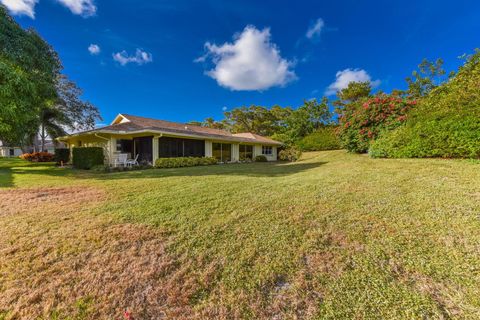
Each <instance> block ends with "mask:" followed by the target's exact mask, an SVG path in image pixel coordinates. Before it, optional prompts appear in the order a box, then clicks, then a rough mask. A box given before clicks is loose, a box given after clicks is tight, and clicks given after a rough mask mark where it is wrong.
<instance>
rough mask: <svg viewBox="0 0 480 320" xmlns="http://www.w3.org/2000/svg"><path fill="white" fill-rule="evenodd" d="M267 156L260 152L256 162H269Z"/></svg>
mask: <svg viewBox="0 0 480 320" xmlns="http://www.w3.org/2000/svg"><path fill="white" fill-rule="evenodd" d="M267 161H268V160H267V157H265V156H264V155H263V154H260V155H258V156H256V157H255V162H267Z"/></svg>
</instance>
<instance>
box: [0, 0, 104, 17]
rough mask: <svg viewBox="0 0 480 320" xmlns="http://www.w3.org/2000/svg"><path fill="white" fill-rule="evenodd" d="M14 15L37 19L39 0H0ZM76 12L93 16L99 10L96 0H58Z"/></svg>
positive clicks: (85, 15)
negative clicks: (36, 9)
mask: <svg viewBox="0 0 480 320" xmlns="http://www.w3.org/2000/svg"><path fill="white" fill-rule="evenodd" d="M0 2H1V3H2V4H3V5H4V6H5V7H7V9H8V10H9V11H10V12H11V13H12V14H14V15H26V16H29V17H30V18H32V19H35V5H36V4H37V3H38V2H39V0H0ZM57 2H59V3H61V4H62V5H64V6H65V7H67V8H68V9H70V11H71V12H72V13H74V14H77V15H81V16H84V17H90V16H93V15H94V14H95V13H96V12H97V7H96V6H95V3H94V0H57Z"/></svg>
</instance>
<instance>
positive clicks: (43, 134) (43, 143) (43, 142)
mask: <svg viewBox="0 0 480 320" xmlns="http://www.w3.org/2000/svg"><path fill="white" fill-rule="evenodd" d="M41 139H42V148H41V151H42V152H44V151H45V126H44V125H43V124H42V134H41Z"/></svg>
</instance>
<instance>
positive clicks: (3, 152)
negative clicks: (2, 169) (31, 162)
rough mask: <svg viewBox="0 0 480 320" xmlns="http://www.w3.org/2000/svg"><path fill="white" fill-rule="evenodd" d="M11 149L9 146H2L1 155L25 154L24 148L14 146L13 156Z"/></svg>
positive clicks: (16, 155) (0, 148) (14, 155)
mask: <svg viewBox="0 0 480 320" xmlns="http://www.w3.org/2000/svg"><path fill="white" fill-rule="evenodd" d="M10 149H12V148H9V147H0V157H7V158H8V157H12V158H13V157H18V156H21V155H22V154H23V152H22V149H20V148H18V147H13V156H11V155H10Z"/></svg>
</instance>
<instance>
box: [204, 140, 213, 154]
mask: <svg viewBox="0 0 480 320" xmlns="http://www.w3.org/2000/svg"><path fill="white" fill-rule="evenodd" d="M211 156H212V141H208V140H205V157H211Z"/></svg>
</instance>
